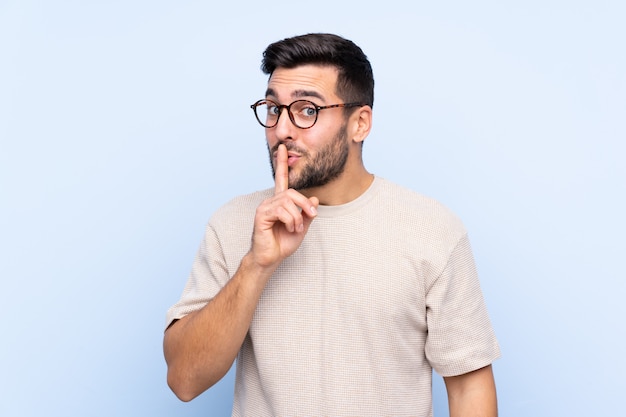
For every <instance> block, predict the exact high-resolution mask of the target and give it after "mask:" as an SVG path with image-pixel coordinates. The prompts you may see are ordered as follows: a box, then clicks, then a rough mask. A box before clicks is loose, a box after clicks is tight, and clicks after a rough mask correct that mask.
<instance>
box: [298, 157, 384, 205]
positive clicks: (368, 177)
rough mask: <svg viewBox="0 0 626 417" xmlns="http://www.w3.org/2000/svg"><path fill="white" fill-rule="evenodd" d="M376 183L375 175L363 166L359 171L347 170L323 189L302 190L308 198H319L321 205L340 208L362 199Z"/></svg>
mask: <svg viewBox="0 0 626 417" xmlns="http://www.w3.org/2000/svg"><path fill="white" fill-rule="evenodd" d="M373 181H374V175H372V174H370V173H369V172H367V170H366V169H365V167H363V166H362V165H361V166H360V168H359V169H357V170H346V171H344V172H343V173H342V174H341V175H339V177H337V178H335V179H334V180H333V181H331V182H329V183H328V184H326V185H323V186H321V187H314V188H307V189H304V190H300V192H301V193H302V194H303V195H305V196H306V197H317V198H318V199H319V201H320V204H321V205H324V206H338V205H340V204H346V203H349V202H350V201H352V200H355V199H357V198H358V197H360V196H361V195H362V194H363V193H364V192H365V191H366V190H367V189H368V188H369V186H370V185H371V184H372V182H373Z"/></svg>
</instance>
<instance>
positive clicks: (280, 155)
mask: <svg viewBox="0 0 626 417" xmlns="http://www.w3.org/2000/svg"><path fill="white" fill-rule="evenodd" d="M287 159H288V156H287V147H286V146H285V145H284V144H281V145H279V146H278V150H277V151H276V168H275V169H274V181H275V188H274V190H275V192H274V194H278V193H282V192H283V191H286V190H287V189H288V188H289V165H288V164H287Z"/></svg>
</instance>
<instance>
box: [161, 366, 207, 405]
mask: <svg viewBox="0 0 626 417" xmlns="http://www.w3.org/2000/svg"><path fill="white" fill-rule="evenodd" d="M167 385H168V386H169V387H170V389H171V390H172V392H173V393H174V395H176V397H178V399H179V400H181V401H183V402H189V401H191V400H193V399H194V398H196V397H197V396H198V395H200V394H201V393H202V391H198V390H197V389H195V387H194V386H193V384H191V382H190V381H189V378H181V377H180V376H178V375H176V373H175V372H172V370H171V369H169V370H168V372H167Z"/></svg>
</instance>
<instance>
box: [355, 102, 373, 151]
mask: <svg viewBox="0 0 626 417" xmlns="http://www.w3.org/2000/svg"><path fill="white" fill-rule="evenodd" d="M350 122H351V124H350V125H351V132H350V133H351V138H352V141H353V142H356V143H361V142H363V141H364V140H365V138H366V137H367V136H368V135H369V134H370V130H371V129H372V108H371V107H370V106H363V107H359V108H358V110H357V111H355V112H354V113H353V114H352V116H351V117H350Z"/></svg>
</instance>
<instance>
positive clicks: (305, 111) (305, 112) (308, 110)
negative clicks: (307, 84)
mask: <svg viewBox="0 0 626 417" xmlns="http://www.w3.org/2000/svg"><path fill="white" fill-rule="evenodd" d="M299 104H300V105H299V106H298V114H299V115H300V116H302V117H309V118H314V117H315V115H316V114H317V108H316V107H315V104H313V103H311V102H308V101H302V102H301V103H299Z"/></svg>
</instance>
